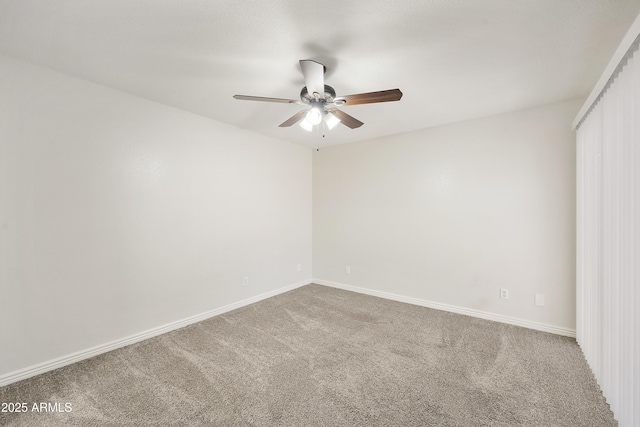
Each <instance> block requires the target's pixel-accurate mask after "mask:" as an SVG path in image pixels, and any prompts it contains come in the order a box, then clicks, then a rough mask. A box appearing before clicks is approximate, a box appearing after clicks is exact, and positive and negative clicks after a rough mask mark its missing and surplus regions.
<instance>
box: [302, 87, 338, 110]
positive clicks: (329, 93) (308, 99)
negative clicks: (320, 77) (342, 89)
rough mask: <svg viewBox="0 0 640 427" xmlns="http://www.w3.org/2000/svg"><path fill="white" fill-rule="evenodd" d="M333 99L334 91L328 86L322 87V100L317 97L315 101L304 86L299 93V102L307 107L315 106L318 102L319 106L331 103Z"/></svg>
mask: <svg viewBox="0 0 640 427" xmlns="http://www.w3.org/2000/svg"><path fill="white" fill-rule="evenodd" d="M335 97H336V91H335V90H334V89H333V88H332V87H331V86H329V85H324V99H322V98H321V97H320V96H318V98H317V99H316V97H315V96H314V95H313V94H310V93H309V91H308V90H307V87H306V86H305V87H303V88H302V90H301V91H300V100H302V102H304V103H305V104H309V105H314V104H317V103H318V102H319V101H320V103H321V104H325V103H329V102H333V100H334V98H335Z"/></svg>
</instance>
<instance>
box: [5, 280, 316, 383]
mask: <svg viewBox="0 0 640 427" xmlns="http://www.w3.org/2000/svg"><path fill="white" fill-rule="evenodd" d="M310 283H312V282H311V280H310V279H308V280H303V281H301V282H298V283H294V284H291V285H288V286H284V287H282V288H278V289H275V290H273V291H269V292H265V293H263V294H260V295H256V296H254V297H251V298H247V299H245V300H242V301H238V302H234V303H232V304H229V305H225V306H224V307H220V308H216V309H213V310H210V311H207V312H205V313H201V314H196V315H195V316H191V317H187V318H186V319H182V320H178V321H176V322H171V323H168V324H166V325H163V326H159V327H157V328H153V329H149V330H146V331H144V332H140V333H138V334H134V335H129V336H128V337H125V338H122V339H119V340H115V341H111V342H109V343H106V344H101V345H98V346H95V347H92V348H89V349H86V350H82V351H78V352H76V353H72V354H68V355H66V356H62V357H59V358H57V359H53V360H49V361H47V362H43V363H39V364H37V365H34V366H30V367H28V368H24V369H20V370H17V371H13V372H9V373H8V374H5V375H1V376H0V387H2V386H6V385H8V384H11V383H14V382H16V381H20V380H24V379H27V378H30V377H33V376H35V375H40V374H43V373H45V372H48V371H52V370H54V369H58V368H62V367H63V366H67V365H70V364H72V363H76V362H79V361H81V360H85V359H89V358H91V357H94V356H97V355H99V354H103V353H106V352H109V351H112V350H116V349H118V348H122V347H125V346H128V345H131V344H135V343H137V342H140V341H144V340H146V339H149V338H153V337H155V336H158V335H162V334H165V333H167V332H170V331H173V330H176V329H180V328H183V327H185V326H188V325H191V324H193V323H197V322H201V321H203V320H206V319H209V318H210V317H215V316H218V315H220V314H223V313H227V312H229V311H232V310H236V309H238V308H241V307H244V306H246V305H249V304H253V303H256V302H258V301H262V300H263V299H267V298H271V297H273V296H276V295H279V294H282V293H284V292H288V291H291V290H293V289H296V288H299V287H301V286H304V285H308V284H310Z"/></svg>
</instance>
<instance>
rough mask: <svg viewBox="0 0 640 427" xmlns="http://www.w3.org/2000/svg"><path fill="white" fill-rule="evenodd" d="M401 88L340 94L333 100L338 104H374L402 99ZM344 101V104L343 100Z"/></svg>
mask: <svg viewBox="0 0 640 427" xmlns="http://www.w3.org/2000/svg"><path fill="white" fill-rule="evenodd" d="M400 98H402V92H400V89H389V90H380V91H378V92H367V93H358V94H355V95H347V96H339V97H337V98H336V99H335V100H334V101H333V102H334V103H336V105H358V104H373V103H375V102H389V101H400ZM341 101H344V104H343V103H342V102H341Z"/></svg>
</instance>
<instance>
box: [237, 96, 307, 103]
mask: <svg viewBox="0 0 640 427" xmlns="http://www.w3.org/2000/svg"><path fill="white" fill-rule="evenodd" d="M233 97H234V98H235V99H239V100H241V101H263V102H282V103H284V104H298V103H300V101H298V100H296V99H284V98H266V97H264V96H249V95H233Z"/></svg>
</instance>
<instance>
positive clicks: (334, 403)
mask: <svg viewBox="0 0 640 427" xmlns="http://www.w3.org/2000/svg"><path fill="white" fill-rule="evenodd" d="M0 402H26V403H28V405H29V406H30V407H29V409H30V412H27V413H26V414H7V413H0V425H3V426H45V425H46V426H58V425H60V426H147V425H148V426H156V425H160V426H198V425H203V426H204V425H206V426H209V425H212V426H579V427H585V426H598V427H603V426H615V425H617V423H616V422H615V420H614V419H613V417H612V413H611V411H610V410H609V407H608V405H607V404H606V402H605V400H604V399H603V397H602V394H601V392H600V390H599V388H598V386H597V384H596V382H595V380H594V378H593V375H592V374H591V372H590V370H589V368H588V367H587V364H586V362H585V359H584V357H583V355H582V353H581V351H580V348H579V347H578V346H577V344H576V342H575V340H573V339H570V338H565V337H560V336H555V335H551V334H547V333H542V332H536V331H532V330H529V329H524V328H519V327H515V326H509V325H504V324H500V323H494V322H489V321H485V320H479V319H475V318H471V317H466V316H461V315H457V314H451V313H446V312H443V311H437V310H431V309H427V308H423V307H417V306H412V305H409V304H403V303H398V302H394V301H388V300H384V299H379V298H375V297H370V296H366V295H360V294H356V293H352V292H346V291H342V290H338V289H333V288H328V287H324V286H319V285H309V286H305V287H302V288H299V289H296V290H294V291H291V292H288V293H285V294H282V295H279V296H276V297H273V298H270V299H268V300H265V301H261V302H259V303H256V304H253V305H251V306H248V307H244V308H242V309H239V310H235V311H233V312H230V313H227V314H224V315H221V316H218V317H215V318H212V319H209V320H206V321H203V322H201V323H198V324H195V325H192V326H189V327H186V328H183V329H180V330H178V331H174V332H171V333H168V334H165V335H163V336H160V337H157V338H153V339H150V340H147V341H144V342H141V343H138V344H135V345H132V346H129V347H126V348H123V349H120V350H116V351H113V352H110V353H107V354H104V355H101V356H98V357H95V358H93V359H90V360H86V361H83V362H80V363H77V364H74V365H71V366H68V367H65V368H61V369H58V370H56V371H53V372H49V373H46V374H43V375H40V376H38V377H34V378H31V379H28V380H25V381H21V382H18V383H15V384H11V385H9V386H6V387H3V388H0ZM34 402H36V403H39V402H45V403H54V404H55V403H59V404H60V408H61V409H62V410H64V404H65V403H70V404H71V409H72V412H68V413H64V412H63V413H50V412H46V413H42V412H31V409H32V408H31V405H32V404H33V403H34ZM53 406H54V405H53ZM54 408H55V406H54Z"/></svg>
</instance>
